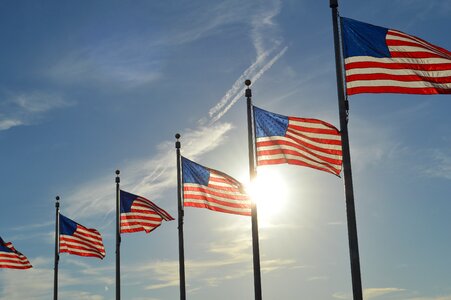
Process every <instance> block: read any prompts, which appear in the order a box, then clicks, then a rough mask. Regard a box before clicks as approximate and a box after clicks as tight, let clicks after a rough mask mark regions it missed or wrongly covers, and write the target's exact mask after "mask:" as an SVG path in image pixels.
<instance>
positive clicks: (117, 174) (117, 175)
mask: <svg viewBox="0 0 451 300" xmlns="http://www.w3.org/2000/svg"><path fill="white" fill-rule="evenodd" d="M115 173H116V180H115V181H116V183H117V184H119V183H120V182H121V178H120V177H119V174H121V171H119V170H116V172H115Z"/></svg>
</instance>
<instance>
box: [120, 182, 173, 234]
mask: <svg viewBox="0 0 451 300" xmlns="http://www.w3.org/2000/svg"><path fill="white" fill-rule="evenodd" d="M120 197H121V233H126V232H138V231H145V232H146V233H149V232H151V231H152V230H154V229H155V228H157V227H158V226H160V225H161V222H162V221H163V220H165V221H172V220H174V218H173V217H172V216H171V215H170V214H168V213H167V212H166V211H165V210H163V209H161V208H160V207H158V206H157V205H155V204H154V203H152V202H151V201H150V200H148V199H146V198H144V197H141V196H137V195H134V194H131V193H128V192H125V191H122V190H121V192H120Z"/></svg>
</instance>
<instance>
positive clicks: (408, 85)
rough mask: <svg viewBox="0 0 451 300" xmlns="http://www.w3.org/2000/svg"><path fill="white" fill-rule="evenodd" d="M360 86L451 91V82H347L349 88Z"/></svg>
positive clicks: (374, 80)
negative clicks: (425, 88)
mask: <svg viewBox="0 0 451 300" xmlns="http://www.w3.org/2000/svg"><path fill="white" fill-rule="evenodd" d="M360 86H375V87H377V86H395V87H405V88H424V87H433V88H442V89H450V88H451V82H450V83H446V84H441V83H432V82H427V81H398V80H377V79H372V80H354V81H350V82H347V87H348V89H349V88H355V87H360Z"/></svg>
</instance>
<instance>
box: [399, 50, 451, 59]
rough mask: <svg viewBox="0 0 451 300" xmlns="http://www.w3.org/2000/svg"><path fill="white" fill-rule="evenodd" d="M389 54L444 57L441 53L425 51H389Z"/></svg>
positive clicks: (404, 56)
mask: <svg viewBox="0 0 451 300" xmlns="http://www.w3.org/2000/svg"><path fill="white" fill-rule="evenodd" d="M390 56H391V57H394V58H445V57H443V55H440V54H436V53H431V52H426V51H425V52H423V51H414V52H413V51H412V52H408V51H390Z"/></svg>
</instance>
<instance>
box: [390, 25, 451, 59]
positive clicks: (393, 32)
mask: <svg viewBox="0 0 451 300" xmlns="http://www.w3.org/2000/svg"><path fill="white" fill-rule="evenodd" d="M389 34H390V35H394V36H398V37H403V38H407V39H411V40H413V41H417V42H419V43H422V44H424V46H423V47H425V46H427V47H430V48H431V49H434V50H436V51H439V52H442V53H443V54H445V55H446V56H451V51H448V50H446V49H445V48H442V47H439V46H436V45H434V44H431V43H429V42H427V41H425V40H423V39H421V38H419V37H416V36H413V35H409V34H407V33H404V32H401V31H397V30H393V29H391V30H389ZM389 39H390V36H388V35H387V40H386V41H387V42H388V40H389Z"/></svg>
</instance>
